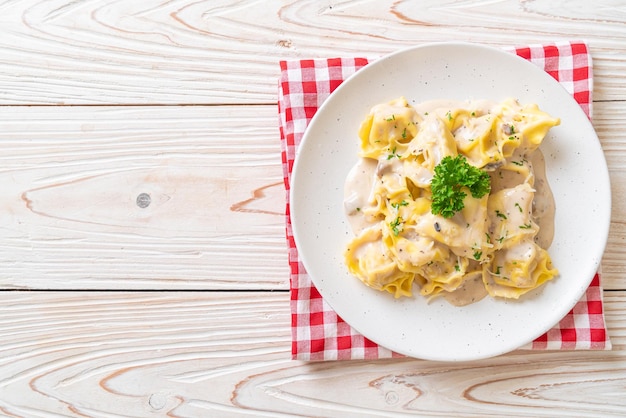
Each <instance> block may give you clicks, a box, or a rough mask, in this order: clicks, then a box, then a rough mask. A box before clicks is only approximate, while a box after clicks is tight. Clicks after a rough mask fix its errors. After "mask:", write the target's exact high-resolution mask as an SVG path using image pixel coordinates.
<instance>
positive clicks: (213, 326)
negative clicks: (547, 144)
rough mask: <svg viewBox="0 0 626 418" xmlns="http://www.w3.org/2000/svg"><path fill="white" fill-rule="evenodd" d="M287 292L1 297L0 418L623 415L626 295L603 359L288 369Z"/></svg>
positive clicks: (554, 356)
mask: <svg viewBox="0 0 626 418" xmlns="http://www.w3.org/2000/svg"><path fill="white" fill-rule="evenodd" d="M288 297H289V296H288V293H287V292H258V293H257V292H252V293H251V292H240V293H238V292H232V293H230V292H218V293H213V292H19V291H15V292H0V341H1V343H0V348H1V349H2V354H3V355H2V358H0V391H1V393H2V396H0V411H2V414H3V415H5V416H19V417H53V416H59V415H61V416H71V417H79V416H90V417H121V416H134V417H148V416H155V415H156V416H172V417H191V416H220V417H222V416H228V417H231V416H232V417H238V416H268V417H270V416H271V417H280V416H324V417H342V418H343V417H362V416H399V415H402V416H404V415H422V416H423V415H425V414H426V415H427V414H433V415H444V416H464V417H484V416H519V417H538V416H560V417H566V416H581V415H584V416H589V417H611V416H623V412H624V410H625V408H626V398H624V396H623V387H624V385H625V384H626V325H625V324H626V292H607V293H606V306H607V321H608V324H609V329H610V334H611V337H612V340H613V345H614V349H613V350H612V351H608V352H605V351H601V352H597V351H577V352H528V351H517V352H513V353H510V354H507V355H504V356H500V357H497V358H493V359H487V360H481V361H475V362H466V363H441V362H428V361H422V360H416V359H401V360H392V361H345V362H320V363H306V362H300V361H292V360H290V328H289V318H290V314H289V302H288Z"/></svg>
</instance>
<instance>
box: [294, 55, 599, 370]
mask: <svg viewBox="0 0 626 418" xmlns="http://www.w3.org/2000/svg"><path fill="white" fill-rule="evenodd" d="M399 96H405V97H406V98H407V100H409V102H415V103H419V102H422V101H426V100H434V99H454V100H467V99H492V100H502V99H505V98H508V97H515V98H518V99H519V100H520V101H521V102H522V103H537V104H538V105H539V106H540V108H541V109H542V110H544V111H546V112H548V113H549V114H551V115H553V116H556V117H559V118H561V125H560V126H558V127H555V128H553V129H552V130H551V131H550V133H549V134H548V137H547V138H546V139H545V141H544V143H543V144H542V146H541V149H542V151H543V153H544V155H545V158H546V167H547V176H548V180H549V182H550V184H551V186H552V189H553V193H554V196H555V200H556V208H557V209H556V219H555V238H554V241H553V244H552V246H551V247H550V249H549V252H550V254H551V256H552V260H553V263H554V265H555V266H556V267H557V268H558V269H559V271H560V276H559V277H558V278H556V279H555V280H553V281H551V282H549V283H547V284H546V285H544V286H542V287H541V288H539V289H538V290H535V291H534V292H532V293H529V294H527V295H525V297H523V299H522V300H520V301H506V300H495V299H493V298H491V297H487V298H485V299H483V300H482V301H480V302H478V303H475V304H472V305H469V306H466V307H460V308H459V307H454V306H452V305H450V304H448V303H447V302H446V301H445V300H443V299H441V300H434V301H432V302H430V303H427V301H426V299H425V298H423V297H421V296H420V295H419V294H417V292H414V294H415V296H414V297H412V298H402V299H394V298H393V296H392V295H390V294H388V293H386V292H379V291H376V290H372V289H370V288H368V287H366V286H365V285H364V284H362V283H361V282H360V281H359V280H358V279H356V278H354V277H353V276H351V275H350V274H349V273H348V272H347V269H346V267H345V265H344V262H343V251H344V248H345V245H346V243H347V242H348V241H349V240H350V238H351V237H352V232H351V231H350V228H349V225H348V224H347V221H346V218H345V215H344V211H343V185H344V181H345V178H346V175H347V173H348V171H349V170H350V168H351V167H352V166H353V164H354V163H355V162H356V161H357V152H358V136H357V131H358V127H359V124H360V123H361V121H362V120H363V119H364V117H365V115H366V114H367V113H368V111H369V109H370V108H371V107H372V106H373V105H375V104H377V103H380V102H384V101H388V100H391V99H394V98H396V97H399ZM291 187H292V190H291V202H290V203H291V211H292V212H291V215H292V223H293V230H294V236H295V240H296V245H297V247H298V250H299V255H300V257H301V259H302V262H303V263H304V266H305V268H306V269H307V271H308V273H309V274H310V276H311V278H312V280H313V283H314V284H315V286H316V287H317V288H318V289H319V291H320V292H321V294H322V295H323V297H324V299H325V300H326V301H327V302H328V303H329V304H330V305H331V306H332V307H333V309H334V310H335V311H336V312H337V313H338V314H339V316H341V317H342V318H343V319H344V320H345V321H347V322H348V323H349V324H350V325H351V326H352V327H354V328H355V329H356V330H357V331H359V332H361V333H362V334H363V335H365V336H366V337H368V338H370V339H371V340H373V341H375V342H377V343H378V344H381V345H383V346H385V347H387V348H389V349H392V350H394V351H396V352H398V353H402V354H405V355H407V356H412V357H418V358H423V359H431V360H445V361H461V360H473V359H480V358H486V357H491V356H495V355H499V354H502V353H506V352H509V351H511V350H514V349H516V348H519V347H521V346H523V345H524V344H526V343H529V342H531V341H532V340H534V339H535V338H537V337H539V336H540V335H542V334H543V333H544V332H546V331H547V330H548V329H550V328H551V327H552V326H554V325H555V324H556V323H557V322H558V321H559V320H560V319H561V318H562V317H563V316H564V315H565V314H566V313H567V312H568V311H569V310H570V309H571V308H572V307H573V306H574V304H575V303H576V302H577V301H578V300H579V299H580V297H581V296H582V294H583V293H584V292H585V290H586V288H587V287H588V285H589V283H590V281H591V279H592V278H593V275H594V273H595V271H596V270H597V269H598V266H599V263H600V259H601V257H602V254H603V252H604V247H605V244H606V240H607V236H608V229H609V222H610V207H611V202H610V200H611V196H610V185H609V175H608V170H607V167H606V161H605V159H604V154H603V152H602V149H601V147H600V142H599V141H598V138H597V136H596V133H595V131H594V129H593V127H592V125H591V123H590V122H589V120H588V119H587V117H586V116H585V114H584V113H583V112H582V110H581V109H580V107H579V106H578V104H577V103H576V102H575V101H574V99H573V98H572V97H571V96H570V94H569V93H567V91H566V90H565V89H564V88H563V87H562V86H561V85H560V84H559V83H557V82H556V81H555V80H554V79H553V78H551V77H550V76H549V75H548V74H546V73H545V72H544V71H543V70H541V69H540V68H538V67H537V66H535V65H534V64H531V63H529V62H528V61H526V60H524V59H522V58H519V57H517V56H515V55H514V54H511V53H508V52H505V51H502V50H499V49H495V48H491V47H486V46H480V45H474V44H467V43H439V44H427V45H423V46H419V47H414V48H409V49H405V50H402V51H399V52H397V53H394V54H391V55H389V56H386V57H384V58H382V59H379V60H377V61H375V62H374V63H371V64H369V65H368V66H367V67H365V68H364V69H362V70H360V71H358V72H357V73H356V74H355V75H353V76H352V77H351V78H349V79H348V80H346V81H345V82H344V83H343V84H342V85H341V86H340V87H339V88H338V89H337V90H336V91H335V92H334V93H333V94H332V95H331V97H330V98H329V99H328V100H327V101H326V102H325V103H324V104H323V105H322V106H321V107H320V109H319V110H318V112H317V114H316V115H315V117H314V118H313V120H312V121H311V124H310V125H309V127H308V129H307V131H306V133H305V135H304V138H303V140H302V143H301V145H300V147H299V152H298V154H297V156H296V161H295V165H294V168H293V177H292V184H291Z"/></svg>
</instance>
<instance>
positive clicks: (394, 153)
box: [387, 147, 400, 160]
mask: <svg viewBox="0 0 626 418" xmlns="http://www.w3.org/2000/svg"><path fill="white" fill-rule="evenodd" d="M393 157H398V158H400V156H399V155H398V154H396V147H393V149H392V150H391V154H389V155H388V156H387V160H391V159H392V158H393Z"/></svg>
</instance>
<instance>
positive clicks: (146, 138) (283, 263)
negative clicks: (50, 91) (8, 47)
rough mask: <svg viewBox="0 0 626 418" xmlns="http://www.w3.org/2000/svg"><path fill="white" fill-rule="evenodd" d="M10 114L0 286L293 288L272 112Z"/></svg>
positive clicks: (2, 142)
mask: <svg viewBox="0 0 626 418" xmlns="http://www.w3.org/2000/svg"><path fill="white" fill-rule="evenodd" d="M2 115H3V116H2V118H3V119H4V122H3V131H2V132H1V133H0V150H1V152H0V163H1V165H2V166H1V167H0V183H2V184H3V193H2V196H1V197H0V263H1V264H2V266H3V269H2V273H0V287H4V288H43V289H55V288H56V289H86V288H91V289H115V288H122V289H152V290H154V289H162V288H170V289H172V288H175V289H207V288H211V289H226V288H228V289H245V288H255V289H286V288H287V280H288V263H287V251H286V248H287V247H286V241H285V226H284V225H285V223H284V206H285V205H284V202H285V191H284V184H283V180H282V165H281V158H280V146H279V142H278V128H277V126H276V123H277V115H276V107H275V106H263V107H254V106H253V107H241V106H234V107H198V106H187V107H184V106H182V107H181V106H173V107H158V106H157V107H147V108H142V107H72V108H67V107H66V108H59V107H33V108H29V107H7V108H4V109H3V112H2ZM146 195H147V196H149V197H150V204H149V205H148V206H147V207H142V205H145V203H146V202H139V203H138V199H139V200H141V198H142V197H143V196H146Z"/></svg>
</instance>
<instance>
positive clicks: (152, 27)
mask: <svg viewBox="0 0 626 418" xmlns="http://www.w3.org/2000/svg"><path fill="white" fill-rule="evenodd" d="M625 24H626V12H625V11H624V5H623V4H622V3H621V2H619V1H611V2H603V3H602V4H595V3H590V2H588V1H582V0H578V1H567V2H564V1H559V2H557V3H555V2H551V1H521V2H518V1H507V0H502V1H481V2H475V1H460V2H459V1H452V0H448V1H440V0H437V1H435V0H426V1H420V2H419V3H415V2H412V1H409V0H401V1H392V0H386V1H374V0H345V1H338V2H332V3H318V2H311V1H304V0H291V1H281V0H272V1H255V0H253V1H240V0H225V1H220V2H214V1H190V0H183V1H167V2H141V3H139V2H135V3H133V4H132V5H129V4H128V2H126V1H122V0H106V1H70V0H59V1H42V0H22V1H11V0H5V1H2V2H0V35H1V36H0V51H1V52H0V58H1V59H0V103H1V104H32V103H40V104H92V103H96V104H123V103H125V104H129V103H132V104H149V103H164V104H179V103H196V104H227V103H231V104H232V103H273V102H274V101H275V98H276V77H277V75H278V68H277V62H278V60H280V59H285V58H302V57H307V58H308V57H328V56H338V55H342V56H355V55H359V56H362V55H367V56H368V57H378V56H381V55H384V54H387V53H389V52H392V51H394V50H397V49H399V48H403V47H407V46H411V45H415V44H419V43H424V42H438V41H449V40H455V41H459V40H461V41H470V42H479V43H484V44H489V45H495V46H504V45H507V46H508V45H518V44H527V43H537V42H549V41H555V40H564V39H578V38H580V37H584V38H585V39H586V40H587V41H588V42H589V44H590V46H591V50H592V53H593V56H594V59H595V75H596V99H598V100H625V99H626V82H625V81H624V78H623V77H620V76H619V75H620V74H623V73H624V72H625V71H626V32H624V30H623V28H624V25H625Z"/></svg>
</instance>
